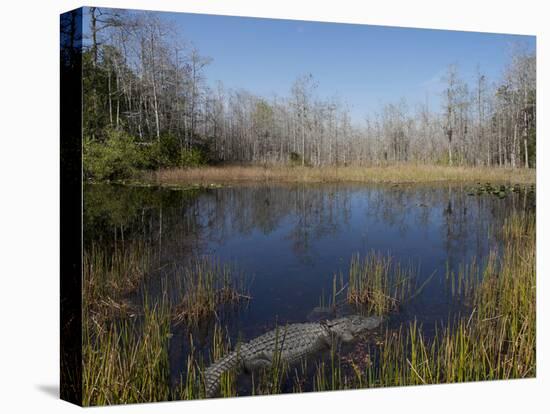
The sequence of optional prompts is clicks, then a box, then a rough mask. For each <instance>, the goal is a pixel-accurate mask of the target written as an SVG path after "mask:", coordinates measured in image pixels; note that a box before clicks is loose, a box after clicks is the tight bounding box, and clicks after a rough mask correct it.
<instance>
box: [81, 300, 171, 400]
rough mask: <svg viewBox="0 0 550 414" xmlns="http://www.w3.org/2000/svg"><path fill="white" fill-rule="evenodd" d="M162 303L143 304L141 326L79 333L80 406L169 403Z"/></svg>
mask: <svg viewBox="0 0 550 414" xmlns="http://www.w3.org/2000/svg"><path fill="white" fill-rule="evenodd" d="M169 338H170V312H169V307H168V305H167V301H166V300H162V301H160V302H158V303H156V304H154V305H151V304H149V303H148V301H147V299H145V300H144V309H143V317H142V320H140V321H139V322H138V321H135V320H128V319H124V320H122V321H117V322H113V323H109V324H105V325H99V324H96V323H92V322H88V323H85V325H84V331H83V401H82V403H83V405H85V406H90V405H105V404H127V403H138V402H152V401H163V400H166V399H168V398H169V397H170V386H169V384H170V382H169V362H168V342H169Z"/></svg>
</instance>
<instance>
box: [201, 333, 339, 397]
mask: <svg viewBox="0 0 550 414" xmlns="http://www.w3.org/2000/svg"><path fill="white" fill-rule="evenodd" d="M328 336H329V334H328V332H327V330H326V328H324V327H323V326H322V325H321V324H320V323H296V324H292V325H287V326H281V327H278V328H277V329H274V330H272V331H269V332H267V333H265V334H263V335H261V336H258V337H257V338H254V339H253V340H251V341H250V342H247V343H244V344H242V345H241V346H239V347H238V348H237V349H236V350H235V351H233V352H231V353H229V354H228V355H226V356H225V357H223V358H221V359H220V360H218V361H216V362H215V363H213V364H212V365H211V366H210V367H208V368H207V369H206V371H205V385H206V396H207V397H212V396H214V395H215V394H216V393H217V392H218V389H219V386H220V379H221V376H222V374H223V373H224V372H226V371H229V370H232V369H237V370H241V369H242V368H246V369H247V370H249V371H253V370H256V369H259V368H268V367H269V366H271V365H272V364H273V362H274V361H275V360H276V359H277V358H279V360H280V361H281V362H285V363H293V362H296V361H298V360H300V359H301V358H302V357H306V356H307V355H309V354H311V353H313V352H317V351H320V350H322V349H323V348H324V347H326V346H327V345H328V340H327V337H328Z"/></svg>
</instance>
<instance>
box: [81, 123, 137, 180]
mask: <svg viewBox="0 0 550 414" xmlns="http://www.w3.org/2000/svg"><path fill="white" fill-rule="evenodd" d="M140 164H143V160H142V154H141V152H140V150H139V149H138V146H137V145H136V143H135V142H134V140H133V139H132V137H131V136H130V135H128V134H127V133H125V132H123V131H119V130H114V129H108V130H106V131H105V140H104V141H103V142H101V141H98V140H94V139H90V138H88V137H87V138H84V143H83V172H84V178H85V179H91V180H96V181H107V180H119V179H125V178H129V177H131V176H132V175H133V174H134V172H135V170H136V169H137V168H138V167H139V166H140Z"/></svg>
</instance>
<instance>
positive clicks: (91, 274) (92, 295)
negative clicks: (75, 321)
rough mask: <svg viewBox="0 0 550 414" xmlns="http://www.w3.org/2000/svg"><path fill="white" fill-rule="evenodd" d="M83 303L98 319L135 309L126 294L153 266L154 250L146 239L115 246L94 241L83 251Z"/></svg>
mask: <svg viewBox="0 0 550 414" xmlns="http://www.w3.org/2000/svg"><path fill="white" fill-rule="evenodd" d="M83 263H84V272H83V275H84V281H83V282H84V283H83V306H84V308H85V309H86V311H87V313H88V316H89V317H92V318H96V319H112V318H116V317H125V316H128V315H129V314H131V313H132V312H133V310H132V306H131V305H130V302H129V301H127V300H125V296H126V295H128V294H130V293H132V292H135V291H136V290H137V289H138V287H139V285H140V283H141V282H142V281H143V280H144V279H145V277H146V275H147V272H148V271H149V268H150V263H151V253H150V249H149V248H147V246H146V245H145V243H143V242H126V243H124V244H122V245H117V246H114V247H112V248H107V247H100V246H98V245H96V244H92V245H91V246H90V247H89V248H88V249H86V250H85V251H84V257H83Z"/></svg>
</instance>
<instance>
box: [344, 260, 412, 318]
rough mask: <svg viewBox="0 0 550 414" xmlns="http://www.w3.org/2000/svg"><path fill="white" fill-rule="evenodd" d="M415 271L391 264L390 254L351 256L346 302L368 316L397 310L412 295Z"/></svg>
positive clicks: (410, 267) (409, 266) (392, 261)
mask: <svg viewBox="0 0 550 414" xmlns="http://www.w3.org/2000/svg"><path fill="white" fill-rule="evenodd" d="M415 274H416V272H415V269H414V267H413V266H412V265H408V266H402V265H401V264H399V263H395V260H394V259H393V258H392V257H391V256H390V255H383V254H381V253H378V252H374V251H372V252H370V253H368V254H367V255H366V256H365V257H363V258H362V257H361V256H360V255H359V254H356V255H354V256H353V257H352V259H351V263H350V269H349V287H348V289H347V301H348V303H350V304H353V305H355V306H357V307H359V308H360V309H363V310H365V311H366V312H367V313H369V314H376V315H385V314H388V313H390V312H394V311H397V310H398V309H399V306H400V304H401V303H402V302H403V301H404V300H405V299H407V298H408V297H409V296H410V295H412V288H413V285H414V275H415Z"/></svg>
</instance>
